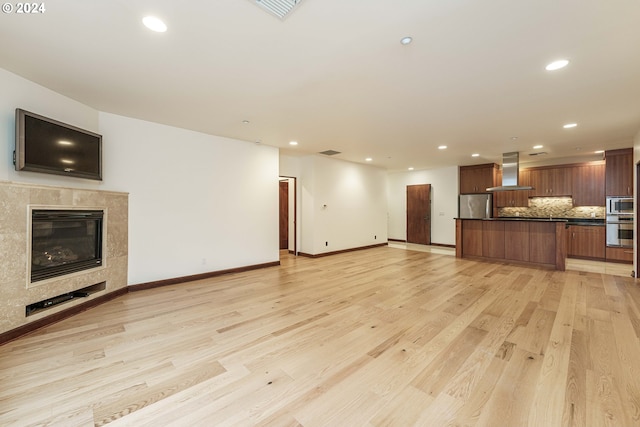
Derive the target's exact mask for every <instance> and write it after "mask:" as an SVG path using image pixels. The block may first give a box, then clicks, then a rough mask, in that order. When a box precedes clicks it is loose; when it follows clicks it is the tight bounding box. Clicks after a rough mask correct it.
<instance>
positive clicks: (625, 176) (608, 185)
mask: <svg viewBox="0 0 640 427" xmlns="http://www.w3.org/2000/svg"><path fill="white" fill-rule="evenodd" d="M604 158H605V162H606V167H605V171H606V172H605V175H606V176H605V192H606V195H607V196H633V149H632V148H625V149H622V150H609V151H605V153H604Z"/></svg>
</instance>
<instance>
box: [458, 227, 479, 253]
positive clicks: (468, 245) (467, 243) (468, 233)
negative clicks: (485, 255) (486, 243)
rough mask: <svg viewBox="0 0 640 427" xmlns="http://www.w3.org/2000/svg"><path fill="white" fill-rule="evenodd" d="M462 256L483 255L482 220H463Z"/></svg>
mask: <svg viewBox="0 0 640 427" xmlns="http://www.w3.org/2000/svg"><path fill="white" fill-rule="evenodd" d="M462 229H463V230H464V234H462V256H482V221H476V220H462Z"/></svg>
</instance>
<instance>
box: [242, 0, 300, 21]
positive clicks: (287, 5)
mask: <svg viewBox="0 0 640 427" xmlns="http://www.w3.org/2000/svg"><path fill="white" fill-rule="evenodd" d="M252 1H253V2H255V4H257V5H258V6H260V7H261V8H262V9H264V10H266V11H267V12H269V13H270V14H272V15H275V16H277V17H278V18H280V19H284V18H286V17H287V15H289V13H291V11H292V10H293V9H294V8H295V7H296V6H297V5H299V4H300V2H301V1H302V0H252Z"/></svg>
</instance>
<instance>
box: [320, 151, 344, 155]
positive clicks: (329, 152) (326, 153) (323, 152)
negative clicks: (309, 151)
mask: <svg viewBox="0 0 640 427" xmlns="http://www.w3.org/2000/svg"><path fill="white" fill-rule="evenodd" d="M320 154H324V155H325V156H335V155H336V154H340V151H335V150H327V151H321V152H320Z"/></svg>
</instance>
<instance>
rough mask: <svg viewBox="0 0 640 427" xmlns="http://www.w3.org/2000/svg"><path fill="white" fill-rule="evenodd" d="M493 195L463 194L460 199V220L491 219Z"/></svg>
mask: <svg viewBox="0 0 640 427" xmlns="http://www.w3.org/2000/svg"><path fill="white" fill-rule="evenodd" d="M492 213H493V204H492V199H491V194H462V195H460V198H459V199H458V218H491V215H492Z"/></svg>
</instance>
